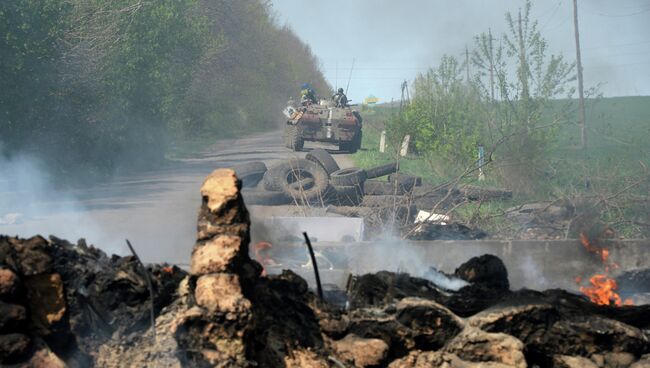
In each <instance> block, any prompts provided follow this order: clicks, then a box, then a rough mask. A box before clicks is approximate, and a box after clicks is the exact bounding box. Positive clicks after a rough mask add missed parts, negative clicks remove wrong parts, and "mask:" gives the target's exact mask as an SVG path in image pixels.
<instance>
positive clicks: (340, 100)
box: [332, 88, 348, 107]
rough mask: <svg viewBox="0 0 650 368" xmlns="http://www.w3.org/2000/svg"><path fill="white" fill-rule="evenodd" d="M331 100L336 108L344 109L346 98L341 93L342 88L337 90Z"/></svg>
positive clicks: (346, 102) (346, 103)
mask: <svg viewBox="0 0 650 368" xmlns="http://www.w3.org/2000/svg"><path fill="white" fill-rule="evenodd" d="M332 100H334V104H335V105H336V107H345V106H347V105H348V97H347V96H346V95H345V93H344V92H343V88H339V90H338V91H337V92H336V93H335V94H334V96H332Z"/></svg>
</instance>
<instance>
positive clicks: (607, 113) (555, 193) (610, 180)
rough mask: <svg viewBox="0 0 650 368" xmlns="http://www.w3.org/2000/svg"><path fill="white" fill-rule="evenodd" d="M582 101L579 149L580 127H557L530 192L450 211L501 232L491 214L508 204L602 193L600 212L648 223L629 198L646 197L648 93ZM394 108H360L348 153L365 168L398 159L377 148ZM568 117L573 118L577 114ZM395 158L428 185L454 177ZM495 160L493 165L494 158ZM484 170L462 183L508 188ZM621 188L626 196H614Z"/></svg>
mask: <svg viewBox="0 0 650 368" xmlns="http://www.w3.org/2000/svg"><path fill="white" fill-rule="evenodd" d="M586 106H587V125H588V130H587V133H588V135H587V138H588V145H587V148H586V149H580V148H579V143H580V130H579V127H578V125H577V124H576V123H571V124H566V125H563V126H561V128H560V130H559V132H558V135H557V138H556V139H555V141H554V142H552V144H551V145H550V146H549V147H548V149H547V156H546V157H547V159H546V160H545V161H546V163H545V165H547V166H548V167H545V168H544V170H543V171H544V175H543V177H542V178H540V179H539V180H540V181H541V183H540V184H541V185H539V186H538V189H537V190H536V191H535V192H534V193H525V194H524V193H517V192H515V195H514V198H513V200H511V201H507V202H492V203H483V204H481V206H480V208H477V207H478V205H477V204H476V203H470V204H467V205H465V206H463V207H461V208H459V209H458V210H457V211H456V215H458V216H459V217H461V218H464V219H466V220H467V219H468V218H469V217H471V216H473V217H483V218H485V217H490V218H494V220H493V221H491V222H485V221H480V224H481V226H482V227H484V228H485V229H486V230H492V231H503V229H502V228H501V227H503V226H506V225H505V223H504V222H502V221H500V220H499V219H498V217H497V216H492V215H494V214H497V213H499V211H502V210H503V209H505V208H508V207H511V206H513V205H516V204H521V203H526V202H531V201H539V200H548V201H553V200H558V199H561V198H566V197H575V196H591V197H598V196H602V197H603V198H604V199H608V198H611V200H612V202H616V203H614V204H612V208H610V211H608V212H607V215H605V217H607V216H609V217H611V216H614V214H612V213H615V214H617V215H616V216H620V217H624V218H635V219H636V220H634V221H636V222H638V221H643V222H650V221H647V220H643V219H644V218H647V212H646V210H647V203H645V204H643V205H642V206H640V207H639V204H640V202H639V203H637V202H635V200H634V198H647V197H648V192H649V189H650V188H649V184H648V181H649V180H648V178H650V174H649V172H650V143H649V142H648V141H649V140H650V139H649V138H650V97H615V98H601V99H597V100H588V101H587V105H586ZM398 109H399V107H398V106H392V107H390V106H381V105H380V106H375V107H373V108H365V113H364V114H363V116H364V119H365V120H364V139H363V146H362V150H361V151H359V152H358V153H357V154H356V155H354V160H355V162H356V163H357V165H358V166H360V167H363V168H370V167H373V166H377V165H379V164H383V163H387V162H391V161H394V160H396V159H397V158H398V156H397V155H396V154H395V151H396V148H395V147H388V149H387V151H386V153H380V152H379V137H380V133H381V130H383V129H384V124H385V122H386V121H387V120H388V118H389V117H390V115H391V114H394V113H396V112H397V111H398ZM571 120H573V121H576V122H577V121H578V118H577V115H576V116H575V119H571ZM399 160H400V170H401V171H403V172H406V173H409V174H413V175H418V176H422V177H423V178H424V180H425V181H426V182H429V183H430V184H439V183H443V182H446V181H449V180H453V179H454V178H453V177H443V176H440V175H436V174H435V172H436V170H434V168H433V167H432V166H431V165H432V164H431V163H428V162H427V160H425V159H424V158H423V157H421V156H418V155H413V154H410V155H408V156H407V157H401V158H399ZM450 165H451V164H450ZM495 165H498V160H497V162H495ZM439 171H440V170H437V172H439ZM450 171H452V170H450ZM486 172H487V173H488V176H487V180H485V181H483V182H480V183H479V182H478V181H477V180H476V176H475V175H472V176H471V177H467V178H465V179H463V182H465V183H471V184H478V185H486V186H496V187H501V188H504V189H512V188H505V186H504V185H503V184H502V183H499V182H498V181H497V180H495V178H493V177H490V175H489V167H488V168H486ZM622 192H625V193H626V195H628V196H627V197H625V198H620V197H622V196H617V194H619V193H622ZM644 200H646V201H647V199H644ZM618 207H620V208H618ZM639 219H640V220H639ZM605 220H606V219H605ZM468 222H469V221H468ZM619 229H620V230H621V231H622V232H623V233H625V231H626V230H625V226H622V227H619Z"/></svg>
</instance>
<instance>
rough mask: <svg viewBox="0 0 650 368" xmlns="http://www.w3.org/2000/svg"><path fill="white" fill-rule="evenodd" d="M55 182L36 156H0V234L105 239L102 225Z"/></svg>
mask: <svg viewBox="0 0 650 368" xmlns="http://www.w3.org/2000/svg"><path fill="white" fill-rule="evenodd" d="M0 152H2V150H1V147H0ZM55 182H56V179H55V178H54V177H52V176H51V175H50V173H49V172H48V170H47V167H46V166H45V165H44V164H43V163H42V162H40V161H39V160H37V159H35V158H33V157H30V156H27V155H20V154H19V155H16V156H13V157H11V158H6V157H1V156H0V234H3V235H10V236H20V237H24V238H28V237H31V236H34V235H42V236H44V237H47V236H49V235H55V236H57V237H59V238H64V239H67V240H69V241H76V240H77V239H80V238H86V239H87V240H88V241H90V242H96V241H98V240H99V239H103V238H105V236H104V235H105V234H103V233H102V231H101V230H100V228H99V226H98V225H97V224H96V223H95V222H94V221H93V220H92V219H91V218H90V217H89V216H85V215H84V212H85V211H86V209H85V207H84V205H83V204H82V203H81V201H80V200H78V199H77V198H76V197H75V196H74V195H73V194H72V193H71V192H70V191H66V190H63V189H59V188H56V187H55V185H54V183H55ZM108 251H110V250H108Z"/></svg>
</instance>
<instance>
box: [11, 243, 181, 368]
mask: <svg viewBox="0 0 650 368" xmlns="http://www.w3.org/2000/svg"><path fill="white" fill-rule="evenodd" d="M147 271H148V272H150V273H151V275H152V276H153V277H152V284H153V288H154V295H156V297H155V302H154V310H155V313H156V315H158V314H159V313H160V311H161V310H162V309H163V308H164V307H165V306H167V305H168V304H170V303H171V302H172V301H173V300H174V299H176V295H175V293H176V289H177V288H178V284H179V282H180V281H181V280H182V279H183V278H184V277H185V272H184V271H182V270H181V269H179V268H178V267H175V266H168V265H157V266H150V267H148V270H147ZM0 300H1V301H0V309H2V310H3V311H5V312H6V313H3V317H2V318H0V346H2V348H0V350H1V351H0V362H1V363H3V364H23V363H24V364H32V365H34V364H36V363H35V362H41V363H39V364H41V365H40V366H50V364H52V366H62V365H63V364H67V365H70V366H89V365H92V362H93V360H94V358H93V354H95V353H96V349H97V347H98V346H99V345H101V344H103V343H105V342H106V341H108V340H110V339H112V338H117V337H119V336H125V335H128V334H131V333H141V332H142V331H143V330H145V329H146V328H147V327H148V323H149V322H148V321H149V313H150V305H151V304H150V301H149V290H148V288H147V284H146V281H145V279H144V276H143V274H142V271H141V269H140V268H139V264H138V263H137V262H136V261H135V259H134V258H133V257H118V256H113V257H108V256H107V255H106V254H105V253H104V252H102V251H101V250H99V249H97V248H94V247H92V246H88V245H86V243H85V241H84V240H83V239H82V240H80V241H79V242H78V243H77V244H76V245H73V244H71V243H69V242H67V241H65V240H62V239H58V238H55V237H51V238H50V240H46V239H45V238H42V237H40V236H36V237H33V238H30V239H19V238H11V237H5V236H2V237H0ZM43 362H44V363H43ZM43 364H44V365H43Z"/></svg>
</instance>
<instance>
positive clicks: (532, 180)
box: [355, 2, 650, 236]
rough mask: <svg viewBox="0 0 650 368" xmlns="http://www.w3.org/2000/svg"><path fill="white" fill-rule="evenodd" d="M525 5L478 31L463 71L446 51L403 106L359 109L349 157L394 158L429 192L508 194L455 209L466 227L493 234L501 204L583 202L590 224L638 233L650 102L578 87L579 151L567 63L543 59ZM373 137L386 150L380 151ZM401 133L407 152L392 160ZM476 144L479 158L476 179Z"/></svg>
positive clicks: (646, 228)
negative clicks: (581, 96)
mask: <svg viewBox="0 0 650 368" xmlns="http://www.w3.org/2000/svg"><path fill="white" fill-rule="evenodd" d="M530 6H531V5H530V2H528V3H527V4H526V6H525V7H524V8H523V9H520V11H519V12H518V13H516V14H507V16H506V22H507V25H508V29H509V31H508V32H507V33H506V34H503V35H494V34H492V33H491V32H489V31H488V32H486V33H484V34H480V35H478V36H476V37H475V39H474V49H473V50H470V55H471V57H470V59H469V64H470V65H467V64H466V63H464V62H461V61H460V60H457V59H456V58H454V57H450V56H445V57H443V58H442V60H440V61H439V62H438V63H437V65H436V66H435V67H433V68H431V69H430V70H429V71H428V72H426V73H422V74H419V75H417V76H416V77H415V79H414V81H413V82H412V84H411V95H412V96H413V97H412V99H411V100H410V101H403V102H401V103H393V104H392V105H388V104H387V105H382V106H375V107H374V108H367V107H366V108H365V109H366V112H365V114H364V116H365V117H366V120H365V126H364V142H363V148H364V149H363V150H362V151H361V152H360V153H358V154H357V155H356V156H355V160H356V161H357V163H358V164H359V165H360V166H362V167H372V166H375V165H378V164H382V163H386V162H390V161H395V160H399V162H400V168H401V170H402V171H404V172H407V173H410V174H414V175H418V176H422V177H423V178H424V179H425V180H426V181H428V182H429V183H431V184H434V185H435V184H442V183H449V182H457V183H465V184H469V183H471V184H472V185H481V186H494V187H499V188H505V189H509V190H512V191H513V192H514V198H513V200H511V201H507V202H492V203H480V202H478V203H476V202H475V203H466V204H465V205H463V206H459V207H458V208H456V209H454V214H455V215H456V216H457V217H459V218H461V219H462V220H463V221H464V222H466V223H471V224H474V225H479V226H483V227H484V228H486V230H498V231H503V229H502V227H503V226H507V224H506V222H504V221H503V217H504V216H503V215H505V211H506V210H507V209H508V208H512V207H513V206H516V205H521V204H523V203H527V202H533V201H547V202H548V203H554V202H555V203H558V202H570V204H571V207H572V208H575V209H576V211H577V210H578V208H579V207H584V208H583V209H582V210H583V212H584V213H587V212H591V215H590V216H589V217H590V219H589V221H591V222H594V223H595V222H598V223H601V224H604V225H606V227H612V228H614V230H616V231H618V233H619V234H623V235H630V236H647V235H648V234H649V233H650V224H649V223H648V221H647V213H650V199H649V198H648V193H649V192H650V175H649V172H648V168H647V167H648V165H650V148H649V147H648V145H647V143H645V140H646V139H647V137H648V136H649V133H650V109H648V107H647V106H648V104H649V103H650V97H621V98H602V97H600V96H599V95H598V90H597V88H593V89H590V90H588V91H586V93H587V95H588V96H590V98H589V99H587V102H586V103H587V127H588V137H589V140H588V144H587V146H586V147H582V146H581V141H580V129H579V125H578V121H579V117H578V116H579V115H578V110H577V107H578V102H577V100H575V99H574V98H573V92H574V90H573V85H575V84H576V83H575V82H574V80H575V78H574V74H575V66H574V64H573V63H571V62H569V61H567V60H565V59H564V58H563V57H562V56H561V55H549V54H548V52H547V50H548V44H547V42H546V40H545V39H544V38H543V35H542V34H541V33H540V32H539V31H538V29H537V23H536V22H535V21H534V20H533V19H531V18H530ZM468 67H469V68H468ZM468 70H469V71H471V72H470V73H468ZM468 75H469V78H468ZM382 130H385V131H386V132H387V135H386V138H387V144H388V147H387V150H386V152H385V153H380V152H379V137H380V132H381V131H382ZM406 135H409V136H410V137H411V144H410V146H409V154H408V155H407V156H406V157H400V156H399V154H398V152H399V150H400V147H401V142H402V141H403V139H404V136H406ZM479 146H483V148H484V152H485V158H484V164H483V166H482V167H481V170H482V172H483V174H484V179H485V180H483V181H478V168H479V161H478V151H479ZM576 201H580V203H577V202H576ZM585 221H586V220H585ZM644 234H645V235H644Z"/></svg>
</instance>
